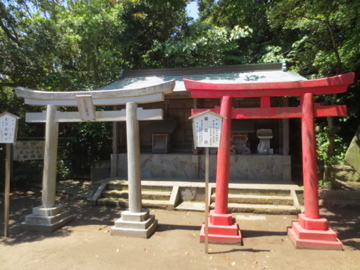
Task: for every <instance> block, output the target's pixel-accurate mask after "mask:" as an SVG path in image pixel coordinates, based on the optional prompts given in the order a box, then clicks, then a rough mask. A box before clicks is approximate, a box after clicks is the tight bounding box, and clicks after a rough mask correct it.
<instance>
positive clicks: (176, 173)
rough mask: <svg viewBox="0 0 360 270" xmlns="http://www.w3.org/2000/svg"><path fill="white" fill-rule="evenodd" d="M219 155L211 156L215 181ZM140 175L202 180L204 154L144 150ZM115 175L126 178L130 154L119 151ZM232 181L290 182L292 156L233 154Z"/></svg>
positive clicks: (166, 178)
mask: <svg viewBox="0 0 360 270" xmlns="http://www.w3.org/2000/svg"><path fill="white" fill-rule="evenodd" d="M216 157H217V156H216V155H210V156H209V163H210V172H209V178H210V182H215V175H216ZM140 160H141V178H142V179H143V180H145V179H151V180H156V179H162V180H170V181H171V180H177V181H181V180H184V181H203V179H204V177H205V176H204V173H205V155H193V154H177V153H173V154H172V153H170V154H151V153H142V154H141V156H140ZM116 165H117V166H116V167H117V168H112V169H113V170H115V171H116V176H117V177H120V178H124V179H126V177H127V155H126V154H117V164H116ZM230 182H232V183H237V182H249V183H251V182H263V183H275V182H291V157H290V156H287V155H231V156H230Z"/></svg>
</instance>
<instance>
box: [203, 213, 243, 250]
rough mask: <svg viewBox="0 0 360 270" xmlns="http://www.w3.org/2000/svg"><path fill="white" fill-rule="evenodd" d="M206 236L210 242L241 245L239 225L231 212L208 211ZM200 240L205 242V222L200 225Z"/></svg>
mask: <svg viewBox="0 0 360 270" xmlns="http://www.w3.org/2000/svg"><path fill="white" fill-rule="evenodd" d="M208 237H209V238H208V239H209V243H211V244H220V245H226V244H228V245H242V236H241V232H240V229H239V226H238V224H236V222H235V219H234V218H233V217H232V215H231V213H227V214H217V213H215V211H214V210H211V211H210V215H209V225H208ZM200 242H205V224H202V227H201V231H200Z"/></svg>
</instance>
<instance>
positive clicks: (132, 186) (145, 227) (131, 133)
mask: <svg viewBox="0 0 360 270" xmlns="http://www.w3.org/2000/svg"><path fill="white" fill-rule="evenodd" d="M126 129H127V131H126V134H127V153H128V154H127V155H128V186H129V209H128V210H125V211H123V212H122V213H121V217H120V218H119V219H118V220H117V221H115V225H114V226H113V227H112V228H111V234H112V235H123V236H131V237H141V238H148V237H150V236H151V235H152V234H153V233H154V231H155V229H156V227H157V220H156V219H155V216H154V215H150V212H149V210H148V209H142V202H141V170H140V135H139V121H138V120H137V104H136V103H134V102H128V103H126Z"/></svg>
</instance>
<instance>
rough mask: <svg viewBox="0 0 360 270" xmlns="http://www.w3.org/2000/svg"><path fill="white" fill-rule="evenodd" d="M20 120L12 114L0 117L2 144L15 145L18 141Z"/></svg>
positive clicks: (0, 141) (4, 114)
mask: <svg viewBox="0 0 360 270" xmlns="http://www.w3.org/2000/svg"><path fill="white" fill-rule="evenodd" d="M18 119H19V117H17V116H15V115H13V114H11V113H3V114H1V115H0V143H14V142H15V141H16V133H17V121H18Z"/></svg>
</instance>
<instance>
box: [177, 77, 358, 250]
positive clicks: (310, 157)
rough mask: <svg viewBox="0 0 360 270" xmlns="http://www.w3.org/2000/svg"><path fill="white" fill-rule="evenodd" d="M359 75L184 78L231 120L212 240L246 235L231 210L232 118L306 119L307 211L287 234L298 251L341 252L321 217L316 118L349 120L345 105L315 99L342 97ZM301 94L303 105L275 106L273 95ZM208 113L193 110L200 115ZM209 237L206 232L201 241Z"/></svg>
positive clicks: (225, 131)
mask: <svg viewBox="0 0 360 270" xmlns="http://www.w3.org/2000/svg"><path fill="white" fill-rule="evenodd" d="M354 77H355V73H348V74H342V75H338V76H334V77H329V78H322V79H316V80H307V81H292V82H261V83H235V84H233V83H208V82H198V81H192V80H188V79H184V83H185V87H186V89H187V90H188V91H190V93H191V96H192V97H193V98H221V104H220V107H215V108H214V109H210V110H211V111H213V112H216V113H219V114H220V115H222V116H224V117H226V119H224V120H223V126H222V137H221V141H220V147H219V150H218V156H217V171H216V196H215V209H214V210H212V211H211V212H210V217H209V242H210V243H215V244H240V243H241V242H242V236H241V232H240V230H239V227H238V225H237V224H236V223H235V220H234V219H233V218H232V215H231V213H230V212H229V210H228V186H229V168H230V148H231V145H230V137H231V121H232V119H284V118H301V127H302V136H301V137H302V155H303V182H304V206H305V211H304V213H302V214H299V216H298V218H299V221H298V222H293V224H292V227H291V228H289V229H288V235H289V237H290V239H291V240H292V241H293V243H294V244H295V246H296V247H297V248H312V249H342V243H341V242H340V241H339V240H338V239H337V234H336V233H335V232H334V231H333V230H331V229H330V228H329V227H328V225H327V220H326V219H325V218H320V214H319V203H318V201H319V198H318V179H317V159H316V138H315V124H314V118H315V117H326V116H345V115H346V114H347V109H346V106H345V105H334V106H321V105H320V104H315V103H314V101H313V96H314V95H323V94H334V93H343V92H346V91H347V88H348V86H349V85H350V84H352V83H353V82H354ZM281 96H300V106H298V107H271V103H270V97H281ZM246 97H260V107H259V108H233V107H232V98H246ZM205 110H209V109H207V108H206V109H193V110H192V115H196V114H198V113H201V112H203V111H205ZM203 239H204V228H202V230H201V233H200V241H203Z"/></svg>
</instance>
